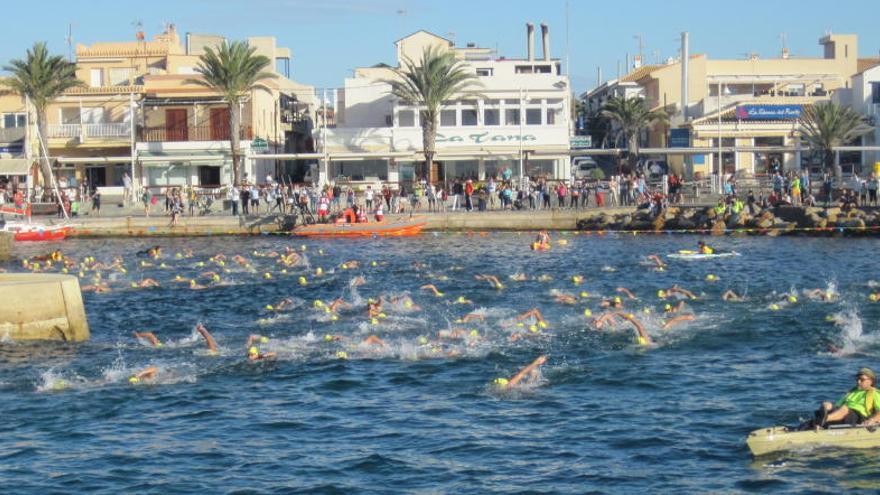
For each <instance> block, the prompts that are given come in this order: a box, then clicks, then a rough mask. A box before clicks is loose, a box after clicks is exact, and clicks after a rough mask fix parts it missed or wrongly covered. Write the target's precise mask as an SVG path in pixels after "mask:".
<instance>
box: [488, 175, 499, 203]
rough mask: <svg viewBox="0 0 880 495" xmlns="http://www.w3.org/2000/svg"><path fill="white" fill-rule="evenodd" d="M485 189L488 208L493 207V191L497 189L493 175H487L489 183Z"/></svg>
mask: <svg viewBox="0 0 880 495" xmlns="http://www.w3.org/2000/svg"><path fill="white" fill-rule="evenodd" d="M486 191H488V192H489V209H490V210H491V209H494V208H495V193H496V192H497V191H498V186H497V184H495V177H489V183H488V184H486Z"/></svg>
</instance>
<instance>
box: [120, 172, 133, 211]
mask: <svg viewBox="0 0 880 495" xmlns="http://www.w3.org/2000/svg"><path fill="white" fill-rule="evenodd" d="M131 199H132V196H131V176H130V175H128V172H125V173H124V174H122V202H123V203H124V204H126V205H127V204H128V203H129V202H130V201H131Z"/></svg>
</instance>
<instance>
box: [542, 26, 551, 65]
mask: <svg viewBox="0 0 880 495" xmlns="http://www.w3.org/2000/svg"><path fill="white" fill-rule="evenodd" d="M541 46H542V48H543V50H544V60H546V61H550V28H548V27H547V25H546V24H544V23H543V22H542V23H541Z"/></svg>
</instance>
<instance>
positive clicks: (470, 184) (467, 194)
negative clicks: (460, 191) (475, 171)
mask: <svg viewBox="0 0 880 495" xmlns="http://www.w3.org/2000/svg"><path fill="white" fill-rule="evenodd" d="M473 194H474V181H472V180H470V179H468V180H467V182H465V184H464V205H465V208H467V211H471V210H473V209H474V204H473V202H472V201H471V196H472V195H473Z"/></svg>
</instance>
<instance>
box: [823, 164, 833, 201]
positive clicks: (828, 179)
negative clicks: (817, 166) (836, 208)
mask: <svg viewBox="0 0 880 495" xmlns="http://www.w3.org/2000/svg"><path fill="white" fill-rule="evenodd" d="M833 187H834V183H833V177H832V176H831V174H829V173H828V172H825V173H824V174H823V175H822V195H823V196H824V197H825V208H828V207H829V206H831V192H832V189H833Z"/></svg>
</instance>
